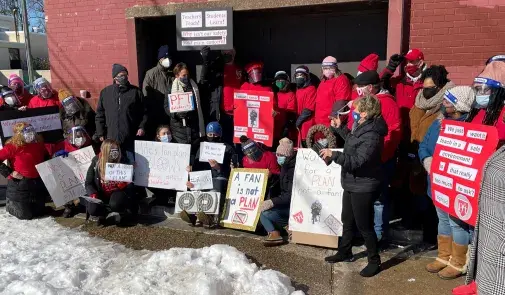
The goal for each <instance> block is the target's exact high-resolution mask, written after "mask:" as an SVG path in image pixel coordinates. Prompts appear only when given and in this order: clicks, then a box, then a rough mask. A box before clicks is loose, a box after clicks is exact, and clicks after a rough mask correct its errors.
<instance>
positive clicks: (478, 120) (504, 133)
mask: <svg viewBox="0 0 505 295" xmlns="http://www.w3.org/2000/svg"><path fill="white" fill-rule="evenodd" d="M485 115H486V109H481V110H480V111H479V112H478V113H477V115H476V116H475V117H474V118H473V119H472V123H475V124H482V121H483V120H484V116H485ZM503 116H505V108H503V109H502V110H501V113H500V116H499V117H498V120H496V123H495V125H494V126H495V127H496V129H498V140H499V141H500V142H503V141H505V123H503V120H502V118H503Z"/></svg>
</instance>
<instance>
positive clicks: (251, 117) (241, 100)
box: [233, 90, 274, 146]
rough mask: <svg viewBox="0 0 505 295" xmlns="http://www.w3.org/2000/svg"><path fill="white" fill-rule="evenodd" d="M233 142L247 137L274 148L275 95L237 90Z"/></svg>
mask: <svg viewBox="0 0 505 295" xmlns="http://www.w3.org/2000/svg"><path fill="white" fill-rule="evenodd" d="M234 98H235V110H234V111H233V113H234V116H233V123H234V131H235V132H234V136H233V142H234V143H240V137H241V136H242V135H246V136H247V137H249V138H251V139H253V140H254V141H256V142H261V143H263V144H265V145H266V146H272V144H273V139H274V138H273V137H274V118H273V117H272V109H273V107H274V94H273V92H269V91H250V90H247V91H246V90H235V93H234Z"/></svg>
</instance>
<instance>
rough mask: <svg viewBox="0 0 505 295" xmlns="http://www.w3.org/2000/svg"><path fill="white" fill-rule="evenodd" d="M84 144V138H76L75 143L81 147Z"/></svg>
mask: <svg viewBox="0 0 505 295" xmlns="http://www.w3.org/2000/svg"><path fill="white" fill-rule="evenodd" d="M82 144H83V138H82V137H77V138H76V139H75V140H74V145H75V146H77V147H80V146H82Z"/></svg>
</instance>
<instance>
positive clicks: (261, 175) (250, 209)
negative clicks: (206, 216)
mask: <svg viewBox="0 0 505 295" xmlns="http://www.w3.org/2000/svg"><path fill="white" fill-rule="evenodd" d="M267 181H268V170H267V169H245V168H240V169H233V170H232V172H231V174H230V179H229V181H228V192H227V193H226V201H227V208H226V210H225V212H224V213H223V218H222V221H221V225H222V226H224V227H229V228H236V229H242V230H248V231H255V230H256V225H257V224H258V220H259V215H260V212H259V207H260V205H261V203H262V202H263V199H264V198H265V191H266V187H267Z"/></svg>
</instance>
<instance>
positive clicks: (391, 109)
mask: <svg viewBox="0 0 505 295" xmlns="http://www.w3.org/2000/svg"><path fill="white" fill-rule="evenodd" d="M376 96H377V98H378V99H379V100H380V103H381V113H382V117H383V118H384V121H386V124H387V125H388V134H387V135H386V136H385V137H384V149H383V150H382V162H383V163H384V162H386V161H387V160H390V159H392V158H393V157H394V156H395V153H396V149H397V148H398V145H399V144H400V141H401V137H402V133H401V127H402V124H401V123H402V121H401V118H400V109H399V108H398V105H397V104H396V102H395V100H394V97H393V96H392V95H391V94H389V92H383V93H378V94H376ZM351 110H352V111H354V107H352V108H351ZM353 124H354V118H353V117H352V116H349V121H347V127H348V128H349V129H350V130H352V125H353Z"/></svg>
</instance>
